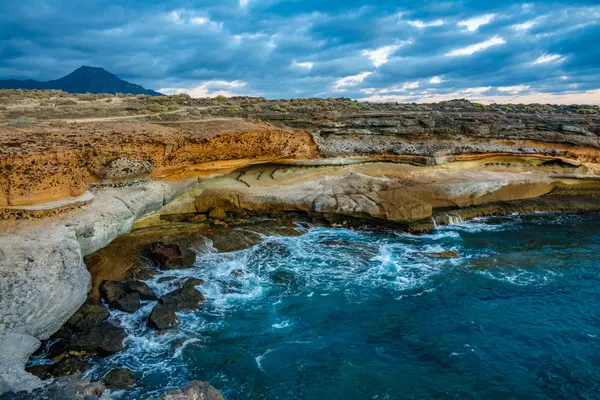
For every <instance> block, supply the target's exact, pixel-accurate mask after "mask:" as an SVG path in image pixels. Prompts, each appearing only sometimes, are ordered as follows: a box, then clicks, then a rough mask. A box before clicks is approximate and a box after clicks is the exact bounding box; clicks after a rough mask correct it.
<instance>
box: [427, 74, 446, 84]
mask: <svg viewBox="0 0 600 400" xmlns="http://www.w3.org/2000/svg"><path fill="white" fill-rule="evenodd" d="M442 82H444V81H443V80H442V78H440V77H439V76H434V77H432V78H431V79H430V80H429V83H431V84H433V85H439V84H440V83H442Z"/></svg>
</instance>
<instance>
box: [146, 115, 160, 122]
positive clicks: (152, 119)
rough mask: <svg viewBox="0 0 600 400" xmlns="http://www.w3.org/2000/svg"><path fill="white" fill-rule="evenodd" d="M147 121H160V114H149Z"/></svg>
mask: <svg viewBox="0 0 600 400" xmlns="http://www.w3.org/2000/svg"><path fill="white" fill-rule="evenodd" d="M148 119H149V120H150V121H160V120H161V119H162V117H161V116H160V114H150V115H148Z"/></svg>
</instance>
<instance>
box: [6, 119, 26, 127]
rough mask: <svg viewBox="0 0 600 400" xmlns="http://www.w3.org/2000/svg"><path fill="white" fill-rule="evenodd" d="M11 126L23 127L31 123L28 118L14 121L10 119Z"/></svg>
mask: <svg viewBox="0 0 600 400" xmlns="http://www.w3.org/2000/svg"><path fill="white" fill-rule="evenodd" d="M8 125H9V126H16V127H22V126H28V125H29V120H26V119H15V120H14V121H10V122H9V123H8Z"/></svg>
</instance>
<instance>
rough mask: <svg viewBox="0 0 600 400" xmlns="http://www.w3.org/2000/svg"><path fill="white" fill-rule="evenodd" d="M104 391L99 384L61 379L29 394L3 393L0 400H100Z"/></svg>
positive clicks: (67, 378) (66, 378)
mask: <svg viewBox="0 0 600 400" xmlns="http://www.w3.org/2000/svg"><path fill="white" fill-rule="evenodd" d="M105 390H106V387H105V386H104V385H103V384H101V383H100V382H90V381H88V380H81V379H77V378H74V377H62V378H57V379H55V380H53V381H52V382H50V383H49V384H48V385H45V386H42V387H40V388H38V389H35V390H33V391H32V392H31V393H27V392H19V393H13V392H8V393H4V394H3V395H0V400H100V397H101V396H102V395H103V393H104V391H105ZM103 398H104V399H106V397H103Z"/></svg>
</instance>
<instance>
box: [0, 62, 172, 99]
mask: <svg viewBox="0 0 600 400" xmlns="http://www.w3.org/2000/svg"><path fill="white" fill-rule="evenodd" d="M0 89H54V90H62V91H64V92H68V93H95V94H97V93H124V94H147V95H151V96H162V93H158V92H155V91H154V90H148V89H145V88H143V87H142V86H140V85H136V84H133V83H130V82H127V81H124V80H122V79H120V78H119V77H117V76H116V75H115V74H113V73H111V72H108V71H107V70H105V69H104V68H101V67H90V66H87V65H82V66H81V67H79V68H77V69H76V70H75V71H73V72H71V73H70V74H69V75H66V76H64V77H62V78H60V79H56V80H53V81H48V82H38V81H34V80H31V79H29V80H25V81H20V80H15V79H9V80H4V81H3V80H0Z"/></svg>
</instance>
